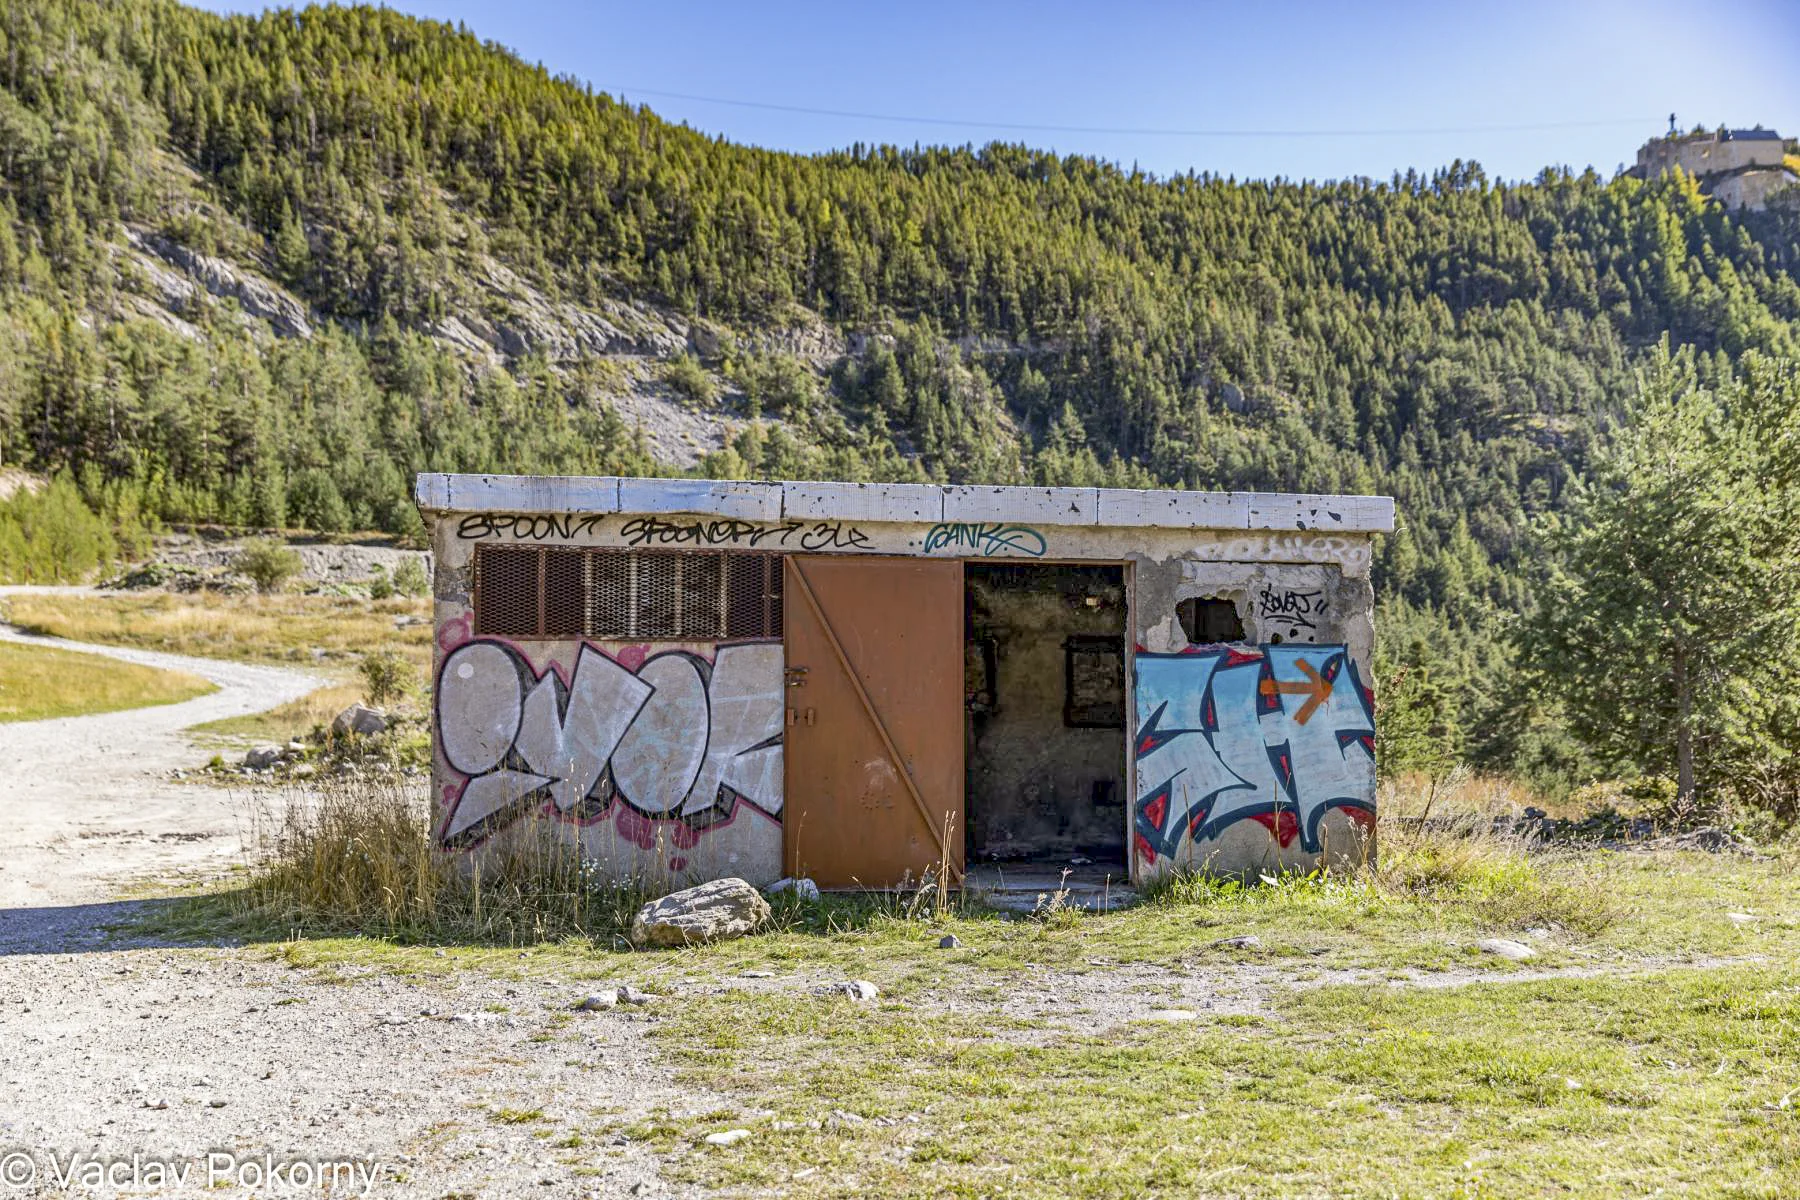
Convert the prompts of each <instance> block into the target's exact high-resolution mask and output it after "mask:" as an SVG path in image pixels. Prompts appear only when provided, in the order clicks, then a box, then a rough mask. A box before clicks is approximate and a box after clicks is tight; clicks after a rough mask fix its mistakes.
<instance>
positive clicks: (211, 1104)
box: [206, 1100, 225, 1108]
mask: <svg viewBox="0 0 1800 1200" xmlns="http://www.w3.org/2000/svg"><path fill="white" fill-rule="evenodd" d="M206 1107H208V1108H224V1107H225V1102H224V1101H223V1100H208V1101H207V1102H206Z"/></svg>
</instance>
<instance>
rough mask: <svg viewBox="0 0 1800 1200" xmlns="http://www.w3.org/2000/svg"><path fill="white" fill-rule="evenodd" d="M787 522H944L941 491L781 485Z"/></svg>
mask: <svg viewBox="0 0 1800 1200" xmlns="http://www.w3.org/2000/svg"><path fill="white" fill-rule="evenodd" d="M781 515H782V516H784V517H786V518H787V519H788V520H790V521H792V520H805V521H812V520H840V521H900V522H913V521H929V522H932V523H934V524H935V523H936V522H938V521H942V520H943V519H944V489H943V488H941V487H939V486H938V485H937V484H935V483H784V484H782V485H781Z"/></svg>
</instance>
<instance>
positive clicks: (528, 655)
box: [433, 620, 782, 882]
mask: <svg viewBox="0 0 1800 1200" xmlns="http://www.w3.org/2000/svg"><path fill="white" fill-rule="evenodd" d="M468 629H469V625H468V622H467V621H466V620H465V621H462V622H453V623H451V624H450V625H448V626H445V627H444V628H443V629H442V630H440V633H439V639H438V650H439V654H438V662H439V665H438V670H437V685H436V689H435V698H434V704H433V708H434V719H435V722H436V730H435V732H436V737H435V738H434V743H435V746H436V760H437V761H436V777H437V780H438V785H439V788H440V795H439V799H440V803H441V806H442V808H441V816H440V818H439V823H438V837H439V839H440V843H441V844H442V845H443V846H444V847H445V848H447V849H466V848H472V847H479V846H482V845H483V844H485V843H486V842H487V841H488V840H489V839H491V838H493V837H495V836H498V835H505V834H508V833H517V832H519V830H518V829H517V828H516V827H517V826H518V825H519V824H520V823H521V822H524V823H525V824H526V825H527V826H528V827H529V829H530V833H531V834H532V835H533V836H537V835H539V834H541V833H543V832H545V831H546V830H549V831H551V832H552V833H555V832H561V833H562V835H563V836H565V837H567V838H569V839H571V840H575V841H578V842H579V843H580V845H581V848H582V852H583V855H584V856H585V857H588V858H591V859H593V860H594V861H595V862H596V863H598V864H601V865H602V869H603V870H604V872H605V873H606V874H609V875H613V876H616V877H619V878H656V877H664V876H667V877H671V878H676V879H680V878H684V877H687V876H696V877H701V878H714V877H717V876H720V875H737V876H740V877H742V878H746V879H749V880H752V881H753V882H768V881H770V880H773V879H775V878H777V877H778V876H779V874H780V870H781V797H782V787H781V782H782V774H781V771H782V766H781V728H782V725H781V723H782V702H781V644H780V643H779V642H766V641H763V642H748V643H723V644H721V643H712V644H706V643H685V644H670V643H645V644H628V643H619V642H604V643H603V642H590V641H581V640H566V641H540V640H530V641H523V640H518V641H515V640H507V639H500V638H491V637H475V636H472V635H470V634H469V632H468Z"/></svg>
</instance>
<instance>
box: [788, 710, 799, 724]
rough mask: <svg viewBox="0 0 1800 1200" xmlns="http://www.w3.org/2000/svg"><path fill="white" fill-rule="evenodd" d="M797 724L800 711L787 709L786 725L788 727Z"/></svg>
mask: <svg viewBox="0 0 1800 1200" xmlns="http://www.w3.org/2000/svg"><path fill="white" fill-rule="evenodd" d="M799 723H800V710H799V709H797V708H790V709H788V724H789V725H798V724H799Z"/></svg>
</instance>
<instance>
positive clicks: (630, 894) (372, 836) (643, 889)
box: [239, 776, 669, 945]
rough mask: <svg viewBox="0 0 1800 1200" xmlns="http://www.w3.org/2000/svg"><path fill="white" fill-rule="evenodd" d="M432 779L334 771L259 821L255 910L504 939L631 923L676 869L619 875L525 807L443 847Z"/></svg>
mask: <svg viewBox="0 0 1800 1200" xmlns="http://www.w3.org/2000/svg"><path fill="white" fill-rule="evenodd" d="M432 816H433V813H432V810H431V805H430V801H429V797H428V792H427V789H426V786H425V784H424V783H423V781H416V780H406V779H393V778H379V777H373V778H372V777H367V776H346V777H341V778H340V777H333V778H330V779H328V780H325V781H323V782H320V783H318V784H317V785H316V786H312V787H307V788H304V789H301V788H291V789H289V790H287V791H286V792H285V794H283V795H282V796H281V798H280V801H279V802H278V804H277V805H276V806H275V807H274V810H273V811H271V810H270V809H262V810H259V811H258V812H257V814H255V817H254V819H253V821H252V825H253V828H252V837H251V843H252V845H253V847H254V850H253V859H252V862H251V864H250V867H251V869H250V876H249V883H248V886H247V887H246V888H244V890H243V891H242V892H241V893H239V896H240V899H241V903H242V904H243V906H244V910H245V915H246V916H248V917H250V918H252V919H254V920H256V921H257V922H259V923H265V924H268V925H271V926H273V927H276V928H280V929H283V930H303V931H318V932H358V933H367V934H373V935H378V936H385V937H396V938H400V939H402V940H414V941H463V942H482V943H494V944H502V945H518V944H531V943H537V942H544V941H556V940H561V939H565V938H571V937H573V938H586V939H590V940H600V941H606V940H610V939H611V938H613V937H616V936H618V935H620V934H622V933H623V931H624V930H625V929H627V928H628V927H629V925H630V923H631V919H632V917H633V916H634V915H635V914H636V912H637V910H638V908H639V907H641V906H642V905H643V904H644V903H645V902H646V901H647V900H650V899H654V898H655V897H657V896H660V895H663V894H664V893H666V892H667V891H668V890H669V888H668V881H666V880H658V881H649V880H644V881H635V880H627V881H613V880H607V879H603V878H601V877H600V874H599V871H598V864H595V863H593V862H591V861H584V860H583V858H582V854H581V850H580V847H579V846H578V845H576V844H575V843H574V842H573V841H572V840H571V839H570V838H569V837H568V836H567V834H566V832H564V831H562V830H561V829H559V827H558V826H557V825H555V824H554V823H552V822H551V821H548V820H545V819H543V818H538V817H532V816H526V817H522V818H521V819H520V820H518V821H517V822H515V823H514V824H513V825H512V826H511V827H509V829H508V830H507V831H506V834H505V836H504V837H501V838H497V839H495V841H494V843H493V844H492V845H490V846H487V847H485V848H484V851H483V853H481V854H478V855H446V854H443V853H441V852H440V851H439V850H438V848H437V846H436V844H435V841H434V838H433V836H432Z"/></svg>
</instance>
